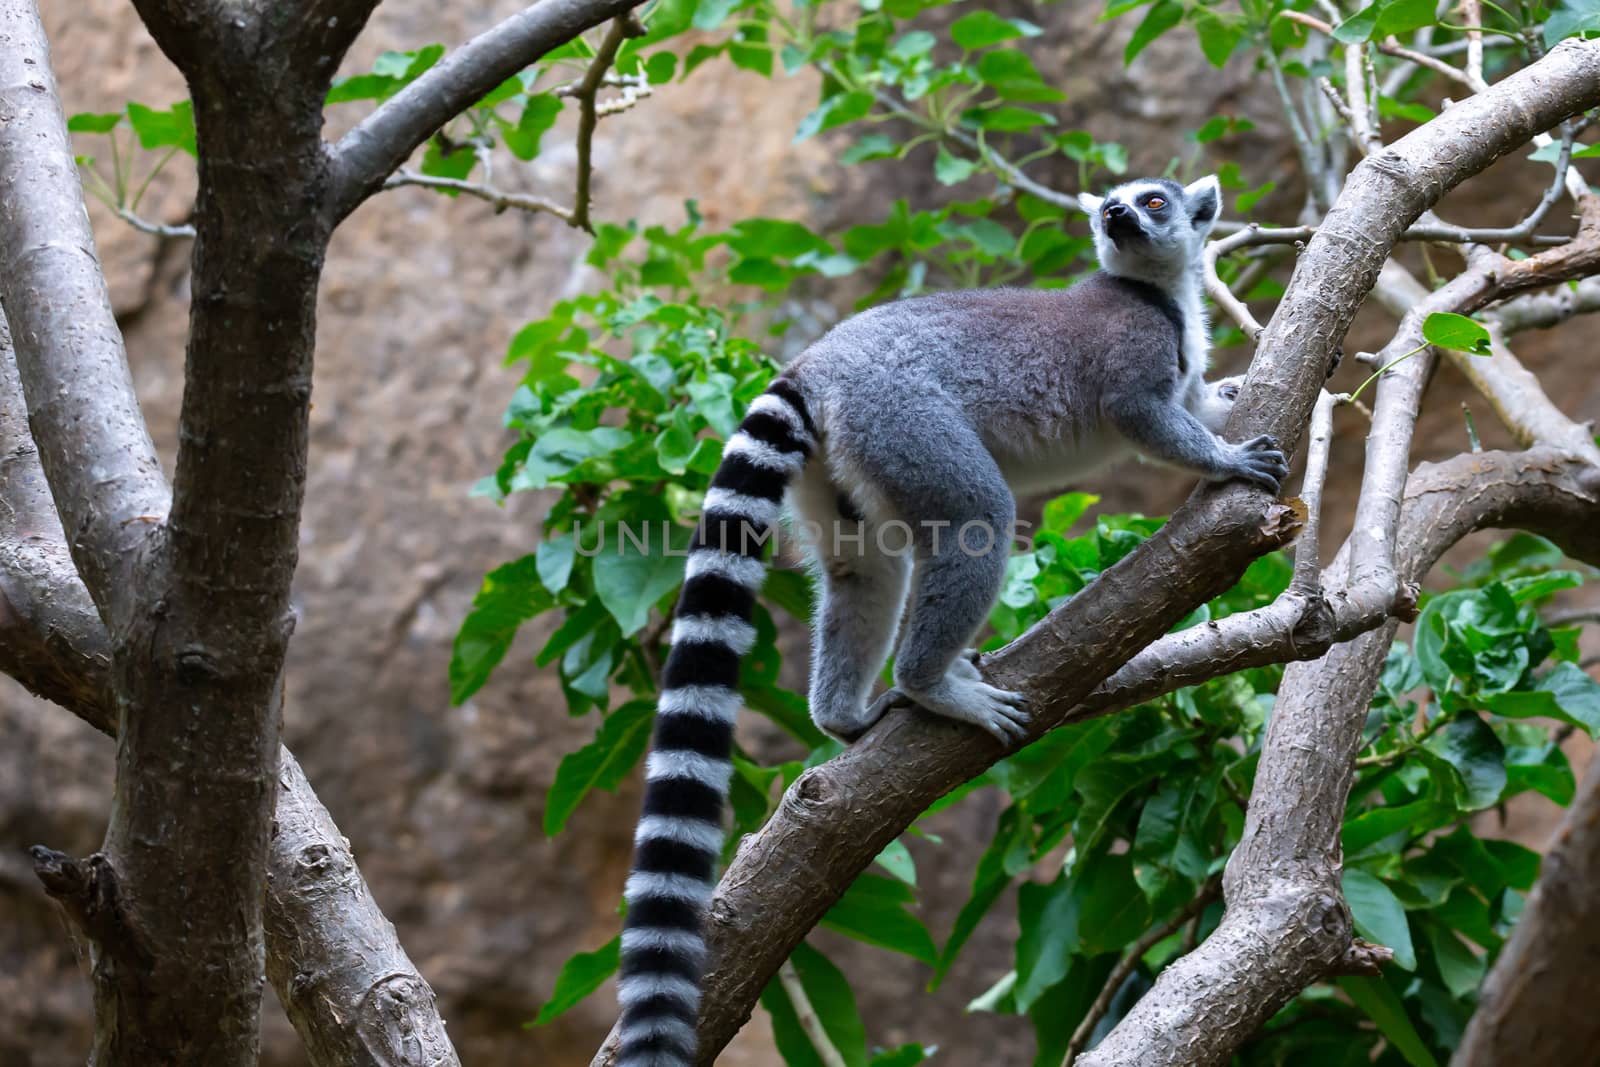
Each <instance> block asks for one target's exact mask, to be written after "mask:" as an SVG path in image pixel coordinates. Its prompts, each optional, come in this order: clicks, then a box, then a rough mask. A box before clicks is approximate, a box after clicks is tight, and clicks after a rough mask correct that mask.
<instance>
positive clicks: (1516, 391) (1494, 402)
mask: <svg viewBox="0 0 1600 1067" xmlns="http://www.w3.org/2000/svg"><path fill="white" fill-rule="evenodd" d="M1587 240H1589V241H1591V242H1593V243H1596V244H1600V212H1596V220H1595V226H1594V229H1593V231H1592V233H1591V235H1590V236H1589V237H1588V238H1587ZM1558 254H1562V250H1559V249H1558V250H1553V251H1551V252H1547V253H1542V255H1544V256H1546V257H1551V256H1555V255H1558ZM1523 262H1526V261H1523ZM1385 279H1386V281H1385V284H1384V285H1382V286H1380V287H1379V289H1378V295H1379V297H1380V299H1381V300H1382V301H1383V302H1384V303H1386V304H1388V305H1389V306H1390V307H1391V308H1401V307H1404V306H1405V305H1407V304H1408V303H1410V304H1412V305H1413V306H1415V305H1418V304H1420V303H1422V302H1424V301H1426V300H1427V299H1428V293H1427V290H1426V289H1424V288H1423V286H1422V284H1421V283H1420V282H1418V281H1417V280H1416V279H1415V278H1413V277H1412V276H1411V275H1410V274H1408V273H1407V272H1405V271H1404V270H1403V269H1402V268H1401V267H1400V266H1399V265H1398V264H1390V266H1389V267H1388V268H1386V273H1385ZM1563 291H1567V292H1570V290H1566V289H1565V287H1563ZM1487 317H1488V319H1489V343H1490V353H1491V354H1490V355H1489V357H1488V358H1485V357H1483V356H1473V355H1469V354H1467V353H1464V352H1456V351H1452V350H1448V349H1447V350H1445V352H1444V357H1445V359H1446V360H1448V361H1449V362H1450V363H1451V365H1453V366H1454V367H1455V368H1456V369H1457V370H1459V371H1460V372H1461V373H1462V374H1463V375H1465V376H1466V378H1467V380H1468V381H1470V382H1471V383H1472V384H1473V386H1474V387H1475V388H1477V390H1478V392H1479V393H1481V394H1483V397H1484V399H1486V400H1487V401H1488V402H1489V406H1490V407H1491V408H1493V409H1494V412H1495V414H1496V415H1497V416H1498V417H1499V419H1500V421H1501V423H1502V424H1503V425H1504V426H1505V427H1506V428H1507V429H1508V430H1510V431H1511V434H1512V436H1513V437H1514V438H1515V439H1516V440H1517V442H1518V443H1519V444H1521V445H1522V446H1524V447H1528V446H1531V445H1534V444H1547V445H1555V446H1557V447H1560V448H1564V449H1566V450H1567V451H1569V452H1571V453H1573V454H1574V455H1577V456H1580V457H1583V458H1585V459H1587V460H1588V461H1589V462H1591V463H1594V464H1595V465H1596V466H1600V449H1597V448H1596V447H1595V444H1594V438H1593V436H1592V433H1591V431H1590V430H1589V428H1588V427H1587V426H1583V425H1580V424H1578V423H1576V422H1574V421H1573V420H1572V419H1570V418H1568V417H1567V416H1566V415H1565V414H1564V413H1563V412H1562V411H1561V410H1560V408H1558V407H1557V406H1556V405H1555V404H1553V403H1552V402H1551V400H1550V398H1549V396H1548V395H1547V394H1546V393H1545V391H1544V388H1543V386H1542V385H1540V383H1539V380H1538V378H1537V377H1536V376H1534V375H1533V374H1532V373H1531V372H1530V371H1528V370H1527V368H1525V367H1524V366H1523V365H1522V363H1521V362H1520V361H1519V360H1518V359H1517V357H1516V356H1515V355H1514V354H1513V353H1512V352H1511V349H1510V348H1509V347H1507V345H1506V341H1505V334H1506V330H1505V327H1504V325H1503V324H1502V323H1501V322H1500V321H1498V320H1497V318H1496V316H1495V313H1494V312H1490V313H1489V314H1488V316H1487Z"/></svg>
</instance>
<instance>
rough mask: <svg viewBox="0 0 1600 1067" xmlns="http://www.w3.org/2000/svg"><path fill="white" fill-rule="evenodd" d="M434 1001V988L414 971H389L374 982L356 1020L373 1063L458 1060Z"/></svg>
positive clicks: (422, 1064) (400, 1066)
mask: <svg viewBox="0 0 1600 1067" xmlns="http://www.w3.org/2000/svg"><path fill="white" fill-rule="evenodd" d="M433 1001H434V997H433V989H432V988H431V987H430V986H429V985H428V983H427V982H424V981H423V980H422V979H421V978H419V977H418V976H417V975H415V974H399V973H396V974H389V975H385V976H384V977H383V978H382V979H380V980H379V981H378V982H376V983H374V984H373V986H372V988H371V989H370V990H368V992H367V995H366V996H365V997H363V998H362V1002H361V1011H360V1014H359V1015H358V1017H357V1020H356V1032H357V1033H358V1034H360V1036H361V1043H362V1045H364V1046H365V1047H366V1049H367V1051H368V1052H369V1053H371V1054H372V1057H373V1062H375V1063H383V1064H395V1065H396V1067H436V1065H439V1064H446V1063H454V1062H456V1059H455V1056H454V1054H453V1052H452V1050H451V1046H450V1039H449V1038H448V1037H446V1036H445V1033H444V1022H443V1021H442V1020H441V1019H440V1018H439V1015H438V1013H437V1012H436V1011H434V1008H433Z"/></svg>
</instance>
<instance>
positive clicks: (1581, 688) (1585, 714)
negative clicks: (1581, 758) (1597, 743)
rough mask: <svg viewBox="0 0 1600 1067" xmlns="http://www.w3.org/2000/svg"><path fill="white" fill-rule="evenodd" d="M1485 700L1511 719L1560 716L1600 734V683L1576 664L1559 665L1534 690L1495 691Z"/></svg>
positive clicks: (1500, 713)
mask: <svg viewBox="0 0 1600 1067" xmlns="http://www.w3.org/2000/svg"><path fill="white" fill-rule="evenodd" d="M1483 702H1484V706H1485V707H1487V708H1488V709H1489V710H1490V711H1492V712H1494V713H1495V714H1496V715H1504V716H1505V717H1506V718H1508V719H1532V718H1548V719H1559V720H1561V721H1562V722H1570V723H1572V724H1573V725H1574V726H1581V727H1583V728H1584V729H1585V730H1587V731H1588V732H1589V736H1590V737H1600V683H1596V682H1595V680H1594V679H1593V678H1590V677H1589V676H1588V675H1587V674H1585V673H1584V672H1583V671H1582V670H1580V669H1579V668H1578V667H1577V665H1575V664H1572V663H1559V664H1557V665H1556V667H1555V669H1553V670H1552V671H1550V673H1549V674H1546V675H1545V676H1544V677H1543V678H1541V679H1539V680H1538V681H1537V682H1535V683H1534V687H1533V689H1531V690H1520V689H1519V690H1515V691H1512V692H1509V693H1495V694H1494V695H1492V696H1488V697H1485V698H1484V701H1483Z"/></svg>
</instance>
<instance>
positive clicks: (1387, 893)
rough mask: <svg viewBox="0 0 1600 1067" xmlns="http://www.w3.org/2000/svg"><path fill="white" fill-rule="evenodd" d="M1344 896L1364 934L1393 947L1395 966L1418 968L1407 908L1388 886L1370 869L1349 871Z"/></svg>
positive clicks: (1369, 938)
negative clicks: (1403, 906)
mask: <svg viewBox="0 0 1600 1067" xmlns="http://www.w3.org/2000/svg"><path fill="white" fill-rule="evenodd" d="M1344 899H1345V903H1347V904H1349V905H1350V914H1351V915H1352V916H1354V918H1355V921H1356V930H1357V931H1358V932H1359V933H1360V934H1361V936H1362V937H1365V938H1366V939H1367V940H1369V941H1375V942H1377V943H1378V944H1380V945H1387V946H1388V947H1389V948H1391V949H1393V950H1394V962H1395V966H1397V967H1401V968H1404V969H1405V970H1408V971H1414V970H1416V969H1417V954H1416V950H1415V949H1413V948H1412V945H1411V927H1410V925H1409V924H1408V923H1407V922H1406V913H1405V909H1404V908H1402V907H1401V906H1400V901H1399V899H1397V898H1396V897H1395V895H1394V892H1393V891H1392V890H1391V889H1390V888H1389V887H1388V886H1386V885H1384V884H1383V882H1382V881H1380V880H1379V879H1377V878H1375V877H1373V876H1372V875H1370V874H1368V873H1367V872H1366V871H1363V870H1359V869H1352V870H1346V871H1345V872H1344Z"/></svg>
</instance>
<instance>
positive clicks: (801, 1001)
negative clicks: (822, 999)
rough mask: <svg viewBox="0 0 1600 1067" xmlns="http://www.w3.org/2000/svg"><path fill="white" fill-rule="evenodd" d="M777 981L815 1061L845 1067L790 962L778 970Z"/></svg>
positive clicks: (831, 1066)
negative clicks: (815, 1055)
mask: <svg viewBox="0 0 1600 1067" xmlns="http://www.w3.org/2000/svg"><path fill="white" fill-rule="evenodd" d="M778 981H779V983H780V984H782V986H783V991H784V992H785V993H787V994H789V1002H790V1003H791V1004H793V1005H794V1014H795V1018H797V1019H798V1020H799V1021H800V1029H801V1030H803V1031H805V1035H806V1039H807V1040H809V1041H810V1042H811V1048H812V1049H813V1050H814V1051H815V1052H816V1054H817V1059H819V1060H821V1061H822V1067H847V1065H846V1064H845V1061H844V1056H843V1055H842V1054H841V1053H840V1052H839V1049H838V1048H837V1047H836V1046H835V1045H834V1043H833V1038H831V1037H829V1036H828V1031H827V1030H826V1029H825V1028H824V1027H823V1025H822V1020H821V1019H820V1018H818V1017H817V1009H816V1008H813V1007H812V1006H811V998H810V997H809V996H807V995H806V987H805V986H804V985H803V984H802V983H801V981H800V972H799V971H797V970H795V969H794V964H793V963H792V962H791V961H789V960H784V961H783V965H782V966H780V967H779V968H778Z"/></svg>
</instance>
